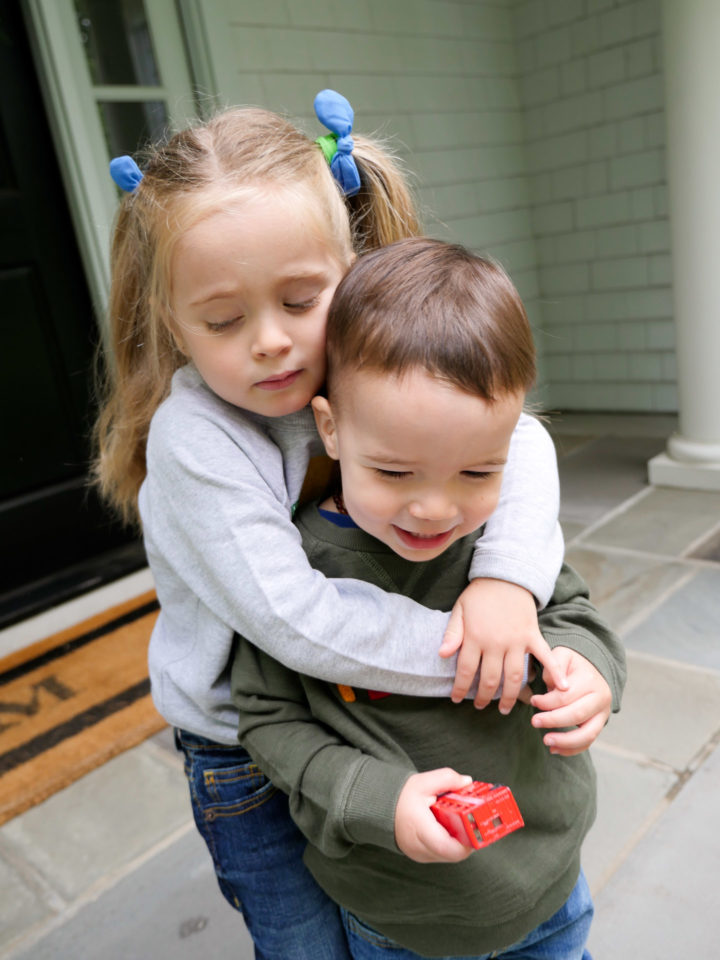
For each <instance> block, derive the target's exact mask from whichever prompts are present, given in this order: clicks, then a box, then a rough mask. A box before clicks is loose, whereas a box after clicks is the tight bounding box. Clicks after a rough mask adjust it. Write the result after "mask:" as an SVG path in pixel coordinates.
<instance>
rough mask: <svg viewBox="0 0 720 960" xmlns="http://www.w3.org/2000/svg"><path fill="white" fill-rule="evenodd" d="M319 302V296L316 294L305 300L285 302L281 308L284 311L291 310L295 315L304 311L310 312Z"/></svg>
mask: <svg viewBox="0 0 720 960" xmlns="http://www.w3.org/2000/svg"><path fill="white" fill-rule="evenodd" d="M319 302H320V294H316V295H315V296H314V297H308V298H307V299H305V300H294V301H289V300H286V301H285V302H284V303H283V306H284V307H285V309H286V310H292V311H293V312H295V313H303V312H304V311H305V310H312V308H313V307H315V306H317V305H318V303H319Z"/></svg>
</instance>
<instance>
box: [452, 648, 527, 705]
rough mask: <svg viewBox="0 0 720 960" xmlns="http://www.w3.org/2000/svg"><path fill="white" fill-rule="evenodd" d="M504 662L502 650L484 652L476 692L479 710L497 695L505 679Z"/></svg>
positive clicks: (476, 702)
mask: <svg viewBox="0 0 720 960" xmlns="http://www.w3.org/2000/svg"><path fill="white" fill-rule="evenodd" d="M461 656H462V654H461ZM503 664H504V659H503V655H502V653H501V652H497V653H495V652H493V651H486V652H485V653H483V656H482V660H481V661H480V677H479V680H478V688H477V693H476V694H475V706H476V707H477V709H478V710H483V709H484V708H485V707H486V706H487V705H488V704H489V703H490V701H491V700H492V699H493V697H494V696H495V695H496V693H497V691H498V687H499V686H500V684H501V683H502V679H503ZM518 691H519V687H518ZM515 699H517V693H516V694H515V697H514V698H513V703H514V702H515Z"/></svg>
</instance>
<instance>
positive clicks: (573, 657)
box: [530, 647, 612, 757]
mask: <svg viewBox="0 0 720 960" xmlns="http://www.w3.org/2000/svg"><path fill="white" fill-rule="evenodd" d="M555 654H556V655H557V657H558V659H559V661H560V663H561V665H562V666H563V668H564V669H565V671H566V674H567V679H568V683H569V687H568V689H567V690H558V689H557V688H556V687H555V685H554V684H553V681H552V678H551V677H550V675H549V673H548V672H547V671H545V673H543V680H544V681H545V684H546V686H547V687H548V692H547V693H541V694H536V695H535V696H534V697H532V698H531V700H530V703H531V704H532V706H533V707H536V708H537V709H538V710H541V711H543V712H541V713H536V714H535V716H534V717H533V718H532V724H533V726H534V727H539V728H542V729H548V728H551V732H550V733H547V734H545V736H544V737H543V742H544V743H545V745H546V746H548V747H549V748H550V753H557V754H559V755H560V756H561V757H571V756H573V755H574V754H576V753H582V751H583V750H587V748H588V747H589V746H590V745H591V744H592V743H593V742H594V741H595V739H596V738H597V736H598V734H599V733H600V731H601V730H602V728H603V727H604V726H605V724H606V723H607V720H608V717H609V716H610V711H611V708H612V691H611V690H610V687H609V686H608V682H607V680H605V678H604V677H603V676H602V674H601V673H600V672H599V670H597V669H596V668H595V667H594V666H593V665H592V664H591V663H590V661H589V660H586V659H585V657H583V656H582V655H581V654H579V653H577V652H576V651H575V650H569V649H568V648H567V647H555ZM559 727H574V729H573V730H569V731H566V732H563V733H561V732H559V730H558V729H557V728H559Z"/></svg>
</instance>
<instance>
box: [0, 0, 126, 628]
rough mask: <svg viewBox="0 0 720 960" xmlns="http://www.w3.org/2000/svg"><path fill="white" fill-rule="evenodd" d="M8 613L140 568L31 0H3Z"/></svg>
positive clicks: (0, 575)
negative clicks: (30, 27)
mask: <svg viewBox="0 0 720 960" xmlns="http://www.w3.org/2000/svg"><path fill="white" fill-rule="evenodd" d="M0 324H1V328H2V333H1V335H0V400H1V404H2V414H1V419H0V422H1V424H2V426H1V428H0V430H1V432H0V626H2V625H6V624H8V623H11V622H14V621H16V620H19V619H21V618H23V617H25V616H28V615H29V614H30V613H34V612H38V611H39V610H40V609H43V608H47V607H49V606H51V605H53V604H55V603H57V602H59V601H60V600H64V599H68V598H69V597H70V596H74V595H77V594H78V593H80V592H83V591H85V590H88V589H90V588H91V587H94V586H97V585H98V584H100V583H103V582H107V581H108V580H112V579H115V578H116V577H118V576H120V575H122V574H124V573H127V572H129V571H130V570H133V569H137V568H138V567H139V566H141V565H142V564H143V562H144V557H143V554H142V549H141V547H140V545H139V544H138V543H137V539H136V536H135V534H133V533H131V532H128V531H126V530H123V529H122V528H121V527H120V526H119V525H118V524H117V523H114V522H113V521H112V519H111V518H110V516H109V515H108V514H107V513H106V512H105V511H104V510H103V509H102V507H101V506H100V504H99V503H98V500H97V498H96V497H95V495H94V493H93V492H92V491H91V490H89V488H88V485H87V472H88V460H89V431H90V426H91V423H92V417H93V402H92V369H93V356H94V350H95V346H96V341H97V336H98V334H97V325H96V321H95V317H94V314H93V309H92V304H91V303H90V297H89V294H88V289H87V285H86V282H85V278H84V275H83V270H82V266H81V262H80V257H79V254H78V249H77V244H76V241H75V235H74V232H73V226H72V223H71V220H70V216H69V212H68V208H67V204H66V201H65V195H64V192H63V185H62V181H61V177H60V173H59V169H58V164H57V160H56V156H55V152H54V148H53V143H52V140H51V137H50V132H49V128H48V124H47V119H46V117H45V112H44V108H43V103H42V99H41V96H40V91H39V87H38V82H37V78H36V75H35V72H34V66H33V62H32V59H31V55H30V49H29V44H28V39H27V35H26V32H25V27H24V23H23V19H22V15H21V11H20V9H19V3H18V0H9V2H3V3H2V4H0Z"/></svg>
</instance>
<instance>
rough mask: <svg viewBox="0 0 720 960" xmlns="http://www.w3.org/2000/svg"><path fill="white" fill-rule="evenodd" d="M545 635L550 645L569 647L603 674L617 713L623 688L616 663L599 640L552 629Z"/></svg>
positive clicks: (553, 646)
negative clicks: (620, 684)
mask: <svg viewBox="0 0 720 960" xmlns="http://www.w3.org/2000/svg"><path fill="white" fill-rule="evenodd" d="M543 636H544V637H545V639H546V640H547V643H548V646H549V647H551V648H552V649H554V648H555V647H568V649H570V650H574V651H575V652H576V653H579V654H580V655H581V656H583V657H585V659H586V660H589V661H590V663H591V664H592V665H593V666H594V667H595V669H596V670H598V671H599V673H600V674H602V676H603V678H604V679H605V680H606V681H607V684H608V686H609V687H610V693H611V694H612V712H613V713H617V712H618V710H619V709H620V697H621V694H622V689H621V688H620V687H619V685H618V683H617V677H616V669H615V663H614V661H613V659H612V657H610V656H609V654H608V653H607V652H606V651H605V649H604V648H603V647H601V646H598V644H597V642H596V641H595V640H593V639H591V638H590V637H588V636H586V635H585V634H583V633H563V632H560V633H553V631H552V630H543Z"/></svg>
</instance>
